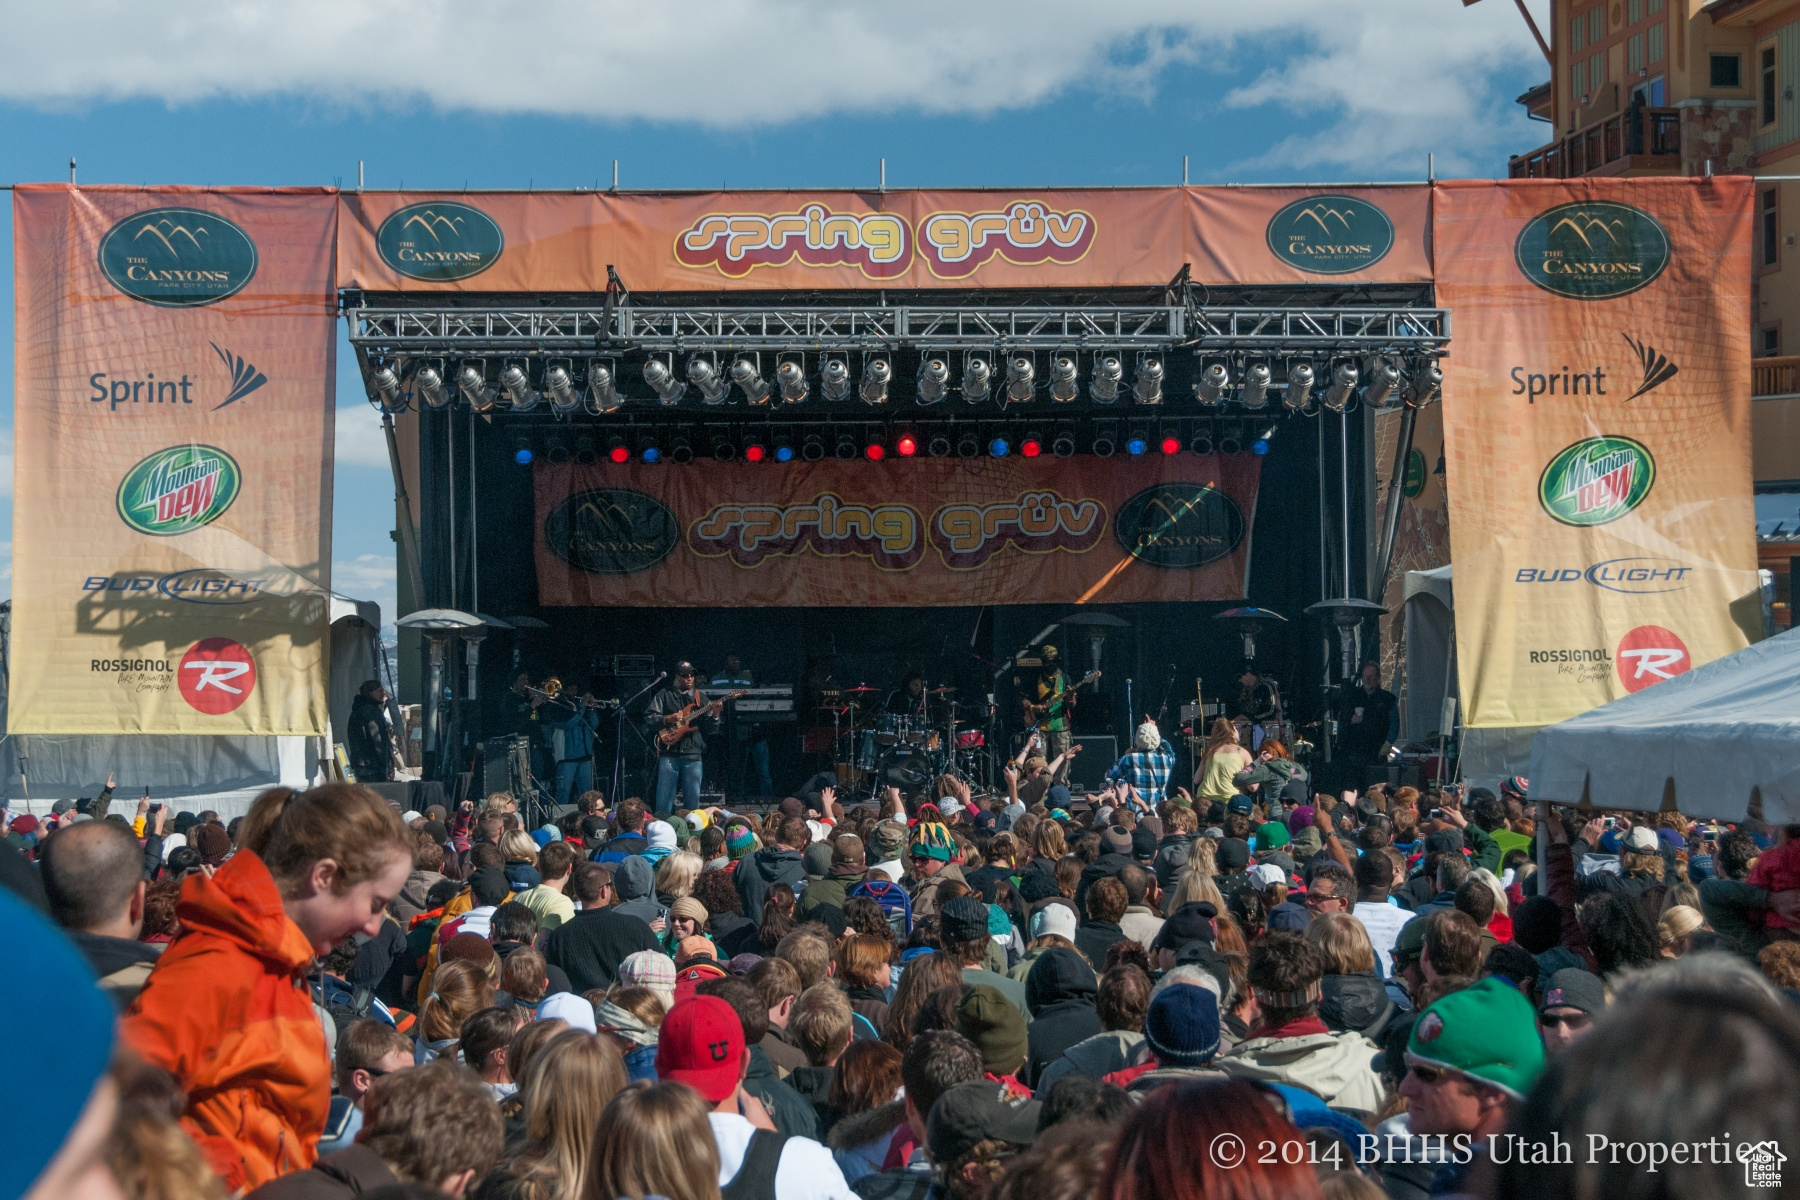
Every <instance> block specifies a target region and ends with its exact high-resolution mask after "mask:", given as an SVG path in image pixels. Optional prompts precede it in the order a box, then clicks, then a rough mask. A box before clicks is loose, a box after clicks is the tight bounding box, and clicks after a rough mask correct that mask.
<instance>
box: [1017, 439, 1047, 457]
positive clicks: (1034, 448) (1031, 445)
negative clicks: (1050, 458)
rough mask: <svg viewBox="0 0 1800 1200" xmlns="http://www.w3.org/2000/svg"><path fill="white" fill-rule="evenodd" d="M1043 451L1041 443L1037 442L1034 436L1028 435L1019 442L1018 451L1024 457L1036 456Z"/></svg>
mask: <svg viewBox="0 0 1800 1200" xmlns="http://www.w3.org/2000/svg"><path fill="white" fill-rule="evenodd" d="M1043 452H1044V446H1043V443H1041V442H1039V441H1038V440H1037V439H1036V438H1030V437H1028V438H1026V439H1025V440H1024V441H1022V442H1020V443H1019V453H1020V454H1023V455H1024V456H1025V457H1026V458H1036V457H1037V456H1038V455H1040V454H1042V453H1043Z"/></svg>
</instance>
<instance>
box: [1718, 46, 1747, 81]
mask: <svg viewBox="0 0 1800 1200" xmlns="http://www.w3.org/2000/svg"><path fill="white" fill-rule="evenodd" d="M1743 61H1744V60H1743V56H1742V55H1738V54H1715V55H1713V56H1712V86H1713V87H1716V88H1735V87H1743V86H1744V81H1743Z"/></svg>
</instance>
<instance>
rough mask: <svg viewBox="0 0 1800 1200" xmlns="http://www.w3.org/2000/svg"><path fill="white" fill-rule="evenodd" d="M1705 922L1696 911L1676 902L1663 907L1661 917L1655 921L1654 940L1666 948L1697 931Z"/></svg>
mask: <svg viewBox="0 0 1800 1200" xmlns="http://www.w3.org/2000/svg"><path fill="white" fill-rule="evenodd" d="M1705 924H1706V918H1705V917H1704V916H1702V915H1701V914H1700V913H1699V912H1698V911H1696V910H1695V909H1691V908H1689V907H1688V906H1687V905H1685V904H1677V905H1675V906H1674V907H1673V908H1669V909H1665V910H1664V911H1663V915H1662V917H1661V919H1659V920H1658V921H1657V922H1656V940H1657V941H1658V942H1659V943H1660V944H1661V945H1662V946H1663V948H1664V949H1667V948H1668V947H1670V946H1673V945H1674V944H1675V943H1676V942H1680V941H1684V940H1686V939H1687V938H1688V937H1690V936H1692V935H1693V934H1695V933H1698V932H1699V931H1700V930H1701V928H1702V927H1704V926H1705Z"/></svg>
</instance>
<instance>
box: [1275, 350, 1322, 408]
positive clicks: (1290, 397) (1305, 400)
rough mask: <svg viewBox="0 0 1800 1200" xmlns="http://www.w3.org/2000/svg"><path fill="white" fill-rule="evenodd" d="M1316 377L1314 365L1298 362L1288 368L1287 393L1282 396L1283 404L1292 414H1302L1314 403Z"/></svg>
mask: <svg viewBox="0 0 1800 1200" xmlns="http://www.w3.org/2000/svg"><path fill="white" fill-rule="evenodd" d="M1313 382H1314V375H1313V369H1312V364H1311V363H1309V362H1297V363H1295V364H1294V365H1293V366H1291V367H1289V368H1288V377H1287V391H1285V392H1283V393H1282V395H1281V403H1282V404H1283V405H1285V406H1286V407H1287V408H1288V410H1289V411H1290V412H1300V411H1302V410H1303V409H1305V408H1306V406H1307V405H1309V404H1311V403H1312V390H1313Z"/></svg>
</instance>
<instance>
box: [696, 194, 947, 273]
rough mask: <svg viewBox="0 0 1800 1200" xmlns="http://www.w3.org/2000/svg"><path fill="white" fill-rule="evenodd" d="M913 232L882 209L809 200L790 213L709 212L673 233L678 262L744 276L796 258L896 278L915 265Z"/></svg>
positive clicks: (809, 263) (807, 263)
mask: <svg viewBox="0 0 1800 1200" xmlns="http://www.w3.org/2000/svg"><path fill="white" fill-rule="evenodd" d="M912 253H913V247H912V231H911V230H910V229H908V228H907V226H906V221H905V220H904V219H903V218H901V217H898V216H896V215H894V214H893V213H884V212H832V211H831V210H830V209H829V208H826V207H825V206H824V205H823V204H808V205H806V206H805V207H804V208H802V209H800V210H799V211H798V212H791V213H707V214H706V215H705V216H703V217H701V218H700V219H699V220H697V221H695V222H694V223H693V224H692V225H690V226H688V227H687V228H686V229H684V230H682V231H681V232H680V233H678V234H676V235H675V261H676V262H678V263H680V264H681V265H682V266H684V267H702V268H704V267H713V268H716V269H717V270H718V272H719V274H721V275H727V276H730V277H731V278H733V279H742V278H743V277H744V276H746V275H748V274H749V273H750V272H751V271H753V270H755V269H756V268H757V267H776V266H784V265H786V264H787V263H790V262H795V261H798V262H799V263H800V264H801V265H802V266H808V267H839V266H853V267H856V268H857V269H858V270H860V271H861V272H862V273H863V274H864V275H866V276H868V277H869V278H870V279H894V278H898V277H899V276H901V275H904V274H905V273H906V271H907V268H909V267H911V266H912Z"/></svg>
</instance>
